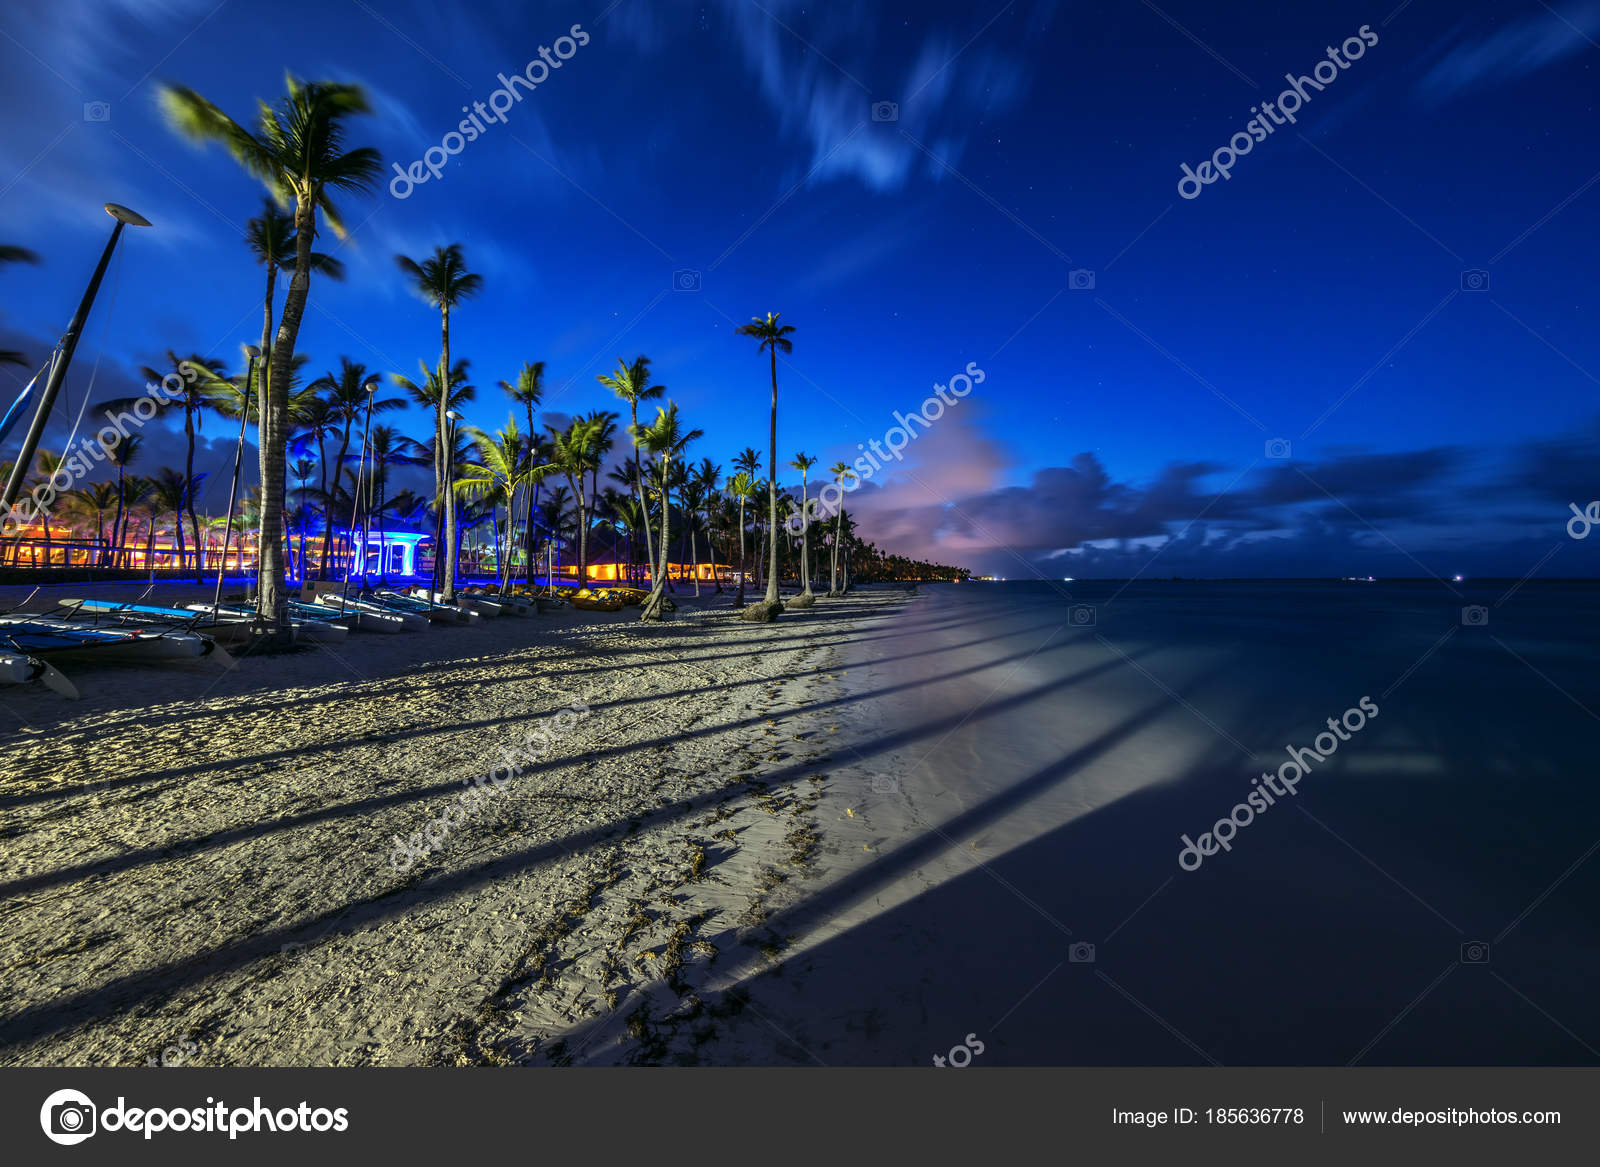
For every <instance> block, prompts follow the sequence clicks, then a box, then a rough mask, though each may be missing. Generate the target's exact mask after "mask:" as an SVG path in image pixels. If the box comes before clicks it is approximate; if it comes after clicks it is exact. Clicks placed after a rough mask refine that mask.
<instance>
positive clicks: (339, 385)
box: [302, 356, 406, 579]
mask: <svg viewBox="0 0 1600 1167" xmlns="http://www.w3.org/2000/svg"><path fill="white" fill-rule="evenodd" d="M380 383H381V378H380V377H379V376H378V374H377V373H369V372H367V367H366V366H365V365H362V364H358V363H357V362H355V361H352V360H351V359H350V358H349V357H346V356H341V357H340V358H339V371H338V372H337V373H335V372H333V371H332V370H329V371H328V372H326V373H324V374H323V375H322V376H320V377H318V378H317V379H316V380H315V381H313V382H311V384H310V385H309V386H307V388H310V389H314V390H316V391H317V392H318V393H319V394H321V395H322V397H323V399H324V400H325V401H326V402H327V417H326V419H325V422H326V424H327V425H328V426H330V427H331V428H330V429H329V434H330V435H331V434H332V433H334V432H337V433H338V434H339V452H338V454H336V455H335V456H334V459H333V462H332V464H331V465H332V468H333V476H334V483H333V485H334V486H335V487H336V486H337V485H338V477H339V475H340V474H341V473H342V469H341V468H342V467H343V466H344V464H345V460H346V457H347V456H348V455H349V453H350V439H351V437H352V435H353V434H354V433H355V431H356V428H357V427H359V426H361V425H362V424H363V423H364V422H365V420H366V417H367V407H368V404H369V402H370V404H371V408H372V412H373V413H376V414H380V415H381V414H385V413H390V412H392V411H394V410H396V409H404V408H405V404H406V403H405V402H404V401H403V400H401V399H400V398H398V397H379V396H378V395H377V393H376V390H377V387H378V385H379V384H380ZM314 420H315V412H313V413H312V414H311V415H309V416H308V417H306V418H303V419H302V423H303V424H304V425H305V426H306V427H307V428H308V429H309V428H310V425H311V423H312V422H313V421H314ZM317 444H318V449H319V451H320V449H321V445H322V436H321V434H320V433H319V434H318V438H317ZM323 465H324V471H323V479H322V496H323V517H322V566H321V570H320V571H319V573H318V574H319V575H321V577H322V578H323V579H327V578H328V564H329V560H330V557H331V556H332V554H333V515H334V509H335V508H334V507H333V506H332V505H331V502H330V500H329V498H328V490H329V484H328V480H327V470H326V467H327V466H328V465H329V463H328V462H327V461H326V460H324V462H323Z"/></svg>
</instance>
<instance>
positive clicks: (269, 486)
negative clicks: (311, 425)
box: [256, 191, 317, 639]
mask: <svg viewBox="0 0 1600 1167" xmlns="http://www.w3.org/2000/svg"><path fill="white" fill-rule="evenodd" d="M316 197H317V196H316V194H315V192H312V191H301V192H300V193H299V196H298V198H297V199H296V202H295V208H294V229H295V265H294V276H293V277H292V278H291V279H290V280H289V292H288V295H286V296H285V297H284V302H283V316H282V318H281V319H280V320H279V321H278V339H277V343H276V344H275V345H273V346H272V360H271V361H270V362H269V369H270V371H269V373H268V376H267V385H266V386H265V387H264V389H263V392H262V393H261V395H260V397H261V405H260V409H261V417H260V422H259V424H258V425H257V427H256V434H257V437H258V438H259V439H260V442H261V563H260V565H259V572H260V579H261V596H260V609H259V611H260V613H261V616H262V618H263V619H269V620H271V621H272V627H273V629H274V630H275V631H276V632H277V634H278V636H279V638H280V639H282V638H284V637H286V636H287V633H288V630H289V625H288V621H287V619H286V612H287V603H288V594H287V591H286V589H285V587H284V578H283V479H284V455H285V447H286V445H287V441H288V436H289V370H290V366H291V365H292V364H293V360H294V342H295V338H296V337H297V336H298V335H299V334H300V320H301V318H302V317H303V316H305V312H306V300H307V298H308V297H309V296H310V294H311V244H312V242H313V240H314V239H315V238H316V234H317V203H316ZM270 307H271V303H270V301H269V302H268V308H269V309H270Z"/></svg>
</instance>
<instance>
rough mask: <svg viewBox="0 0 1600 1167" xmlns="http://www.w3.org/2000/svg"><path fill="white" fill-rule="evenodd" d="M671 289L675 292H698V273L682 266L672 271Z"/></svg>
mask: <svg viewBox="0 0 1600 1167" xmlns="http://www.w3.org/2000/svg"><path fill="white" fill-rule="evenodd" d="M672 290H673V291H675V292H698V291H699V290H700V273H699V272H697V271H694V270H693V269H691V268H683V269H681V270H679V271H675V272H673V273H672Z"/></svg>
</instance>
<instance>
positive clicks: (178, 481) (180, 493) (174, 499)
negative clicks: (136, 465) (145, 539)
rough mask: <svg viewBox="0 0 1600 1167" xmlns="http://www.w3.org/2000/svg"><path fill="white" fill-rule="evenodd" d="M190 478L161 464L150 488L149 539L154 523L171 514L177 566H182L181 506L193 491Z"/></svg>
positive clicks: (186, 503) (183, 505)
mask: <svg viewBox="0 0 1600 1167" xmlns="http://www.w3.org/2000/svg"><path fill="white" fill-rule="evenodd" d="M192 486H193V481H192V480H187V479H185V478H184V476H183V475H182V474H179V473H178V472H177V471H176V470H174V469H173V468H172V467H170V466H163V467H162V468H161V469H160V470H157V471H156V477H155V482H154V484H153V489H152V490H151V498H150V503H151V506H152V508H153V510H152V513H151V517H150V539H151V542H152V543H153V542H154V540H155V525H156V523H157V521H159V520H160V519H161V518H163V517H165V516H167V515H171V516H172V528H173V532H174V534H175V536H176V538H175V539H174V540H173V542H174V544H175V546H176V548H177V553H178V566H179V567H180V568H181V567H182V566H183V555H184V542H183V508H184V507H185V506H187V505H188V502H189V495H190V494H192V493H193V491H192V490H191V487H192Z"/></svg>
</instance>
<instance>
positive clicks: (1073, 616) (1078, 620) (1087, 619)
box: [1067, 604, 1096, 628]
mask: <svg viewBox="0 0 1600 1167" xmlns="http://www.w3.org/2000/svg"><path fill="white" fill-rule="evenodd" d="M1067 618H1068V619H1069V620H1070V621H1071V622H1072V623H1074V624H1076V625H1077V626H1078V627H1080V628H1087V627H1088V626H1089V625H1091V624H1093V623H1095V622H1096V621H1095V609H1094V605H1093V604H1074V605H1073V606H1072V608H1071V610H1070V611H1069V613H1068V616H1067Z"/></svg>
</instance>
